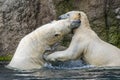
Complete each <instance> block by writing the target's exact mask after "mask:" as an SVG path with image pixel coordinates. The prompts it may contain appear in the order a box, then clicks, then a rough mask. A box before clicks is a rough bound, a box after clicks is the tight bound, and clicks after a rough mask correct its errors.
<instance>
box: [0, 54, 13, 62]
mask: <svg viewBox="0 0 120 80" xmlns="http://www.w3.org/2000/svg"><path fill="white" fill-rule="evenodd" d="M11 59H12V55H7V56H0V61H10V60H11Z"/></svg>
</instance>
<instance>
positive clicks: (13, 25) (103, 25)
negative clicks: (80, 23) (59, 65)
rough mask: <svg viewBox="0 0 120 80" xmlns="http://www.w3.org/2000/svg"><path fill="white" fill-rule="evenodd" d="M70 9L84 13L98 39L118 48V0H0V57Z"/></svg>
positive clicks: (66, 42)
mask: <svg viewBox="0 0 120 80" xmlns="http://www.w3.org/2000/svg"><path fill="white" fill-rule="evenodd" d="M71 10H82V11H84V12H86V14H87V15H88V18H89V20H90V24H91V27H92V29H93V30H94V31H95V32H96V33H97V34H98V35H99V36H100V38H102V39H103V40H105V41H107V42H109V43H111V44H113V45H115V46H117V47H120V41H119V40H120V0H0V55H7V54H13V53H14V52H15V50H16V47H17V45H18V42H19V41H20V39H21V38H22V37H24V36H25V35H26V34H28V33H30V32H31V31H33V30H34V29H36V28H37V27H39V26H41V25H43V24H45V23H48V22H50V21H51V20H53V19H55V18H56V16H59V15H61V14H63V13H65V12H68V11H71ZM70 40H71V35H69V36H67V37H65V38H64V40H63V41H62V42H61V43H62V45H64V46H68V45H69V42H70Z"/></svg>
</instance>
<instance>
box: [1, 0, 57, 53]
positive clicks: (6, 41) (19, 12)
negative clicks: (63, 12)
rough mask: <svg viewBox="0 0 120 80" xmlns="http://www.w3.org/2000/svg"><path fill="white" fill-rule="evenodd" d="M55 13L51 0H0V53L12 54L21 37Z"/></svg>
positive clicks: (45, 21) (50, 18)
mask: <svg viewBox="0 0 120 80" xmlns="http://www.w3.org/2000/svg"><path fill="white" fill-rule="evenodd" d="M55 15H56V13H55V9H54V5H53V3H52V0H0V52H1V53H0V55H3V54H4V55H6V54H9V53H11V54H13V53H14V52H15V50H16V47H17V45H18V43H19V41H20V40H21V38H23V37H24V36H25V35H26V34H28V33H30V32H31V31H33V30H34V29H36V28H37V27H39V26H40V25H43V24H45V23H48V22H50V21H51V20H53V19H55Z"/></svg>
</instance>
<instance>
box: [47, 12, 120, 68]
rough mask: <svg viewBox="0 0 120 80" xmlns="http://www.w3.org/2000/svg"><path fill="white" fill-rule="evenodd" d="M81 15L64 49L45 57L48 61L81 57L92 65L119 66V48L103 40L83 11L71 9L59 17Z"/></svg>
mask: <svg viewBox="0 0 120 80" xmlns="http://www.w3.org/2000/svg"><path fill="white" fill-rule="evenodd" d="M77 14H80V15H81V18H80V20H81V25H80V27H79V28H77V29H76V31H75V32H74V36H73V38H72V41H71V43H70V46H69V48H68V49H66V50H65V51H58V52H54V53H52V54H50V55H48V56H47V57H46V60H48V61H57V60H58V61H66V60H74V59H77V58H82V59H83V60H84V61H85V62H86V63H88V64H91V65H94V66H120V49H118V48H117V47H115V46H113V45H111V44H109V43H106V42H104V41H103V40H101V39H100V38H99V37H98V36H97V34H96V33H95V32H94V31H93V30H92V29H91V28H90V24H89V21H88V18H87V16H86V14H85V13H84V12H81V11H71V12H68V13H66V14H64V15H61V16H60V17H61V18H69V17H71V16H73V15H77Z"/></svg>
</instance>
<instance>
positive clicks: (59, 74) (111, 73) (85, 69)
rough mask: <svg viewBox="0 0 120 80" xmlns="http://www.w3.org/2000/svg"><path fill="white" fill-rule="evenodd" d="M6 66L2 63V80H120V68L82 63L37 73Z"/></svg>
mask: <svg viewBox="0 0 120 80" xmlns="http://www.w3.org/2000/svg"><path fill="white" fill-rule="evenodd" d="M6 64H7V63H6V62H5V63H3V62H2V63H0V80H81V79H82V80H84V79H94V80H101V79H103V80H113V79H114V80H120V67H100V68H96V67H93V66H89V65H86V64H83V63H81V61H76V62H74V61H72V62H69V63H68V62H66V63H64V64H62V63H61V62H59V64H54V65H47V66H46V67H44V68H43V69H39V70H35V71H18V70H11V69H7V68H5V67H4V66H5V65H6ZM61 64H62V65H61Z"/></svg>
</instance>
